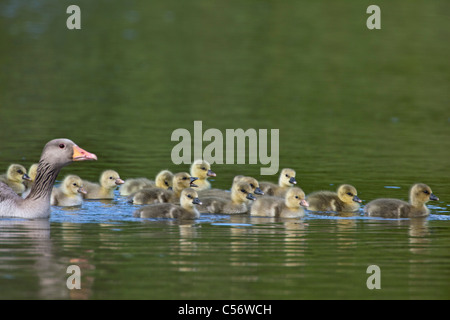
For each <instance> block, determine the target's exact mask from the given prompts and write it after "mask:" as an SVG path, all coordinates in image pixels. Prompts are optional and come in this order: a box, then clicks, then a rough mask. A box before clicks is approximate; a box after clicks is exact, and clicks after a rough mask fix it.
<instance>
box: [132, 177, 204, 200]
mask: <svg viewBox="0 0 450 320" xmlns="http://www.w3.org/2000/svg"><path fill="white" fill-rule="evenodd" d="M194 182H195V183H194ZM190 187H195V188H196V187H197V177H191V175H190V174H189V173H187V172H179V173H176V174H175V175H174V176H173V179H172V190H168V189H166V188H148V189H147V188H146V189H142V190H139V191H138V192H136V193H134V194H131V195H130V197H129V202H132V203H134V204H151V203H163V202H178V200H179V199H180V195H181V192H182V191H183V190H184V189H186V188H190Z"/></svg>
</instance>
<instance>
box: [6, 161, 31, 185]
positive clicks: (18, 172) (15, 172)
mask: <svg viewBox="0 0 450 320" xmlns="http://www.w3.org/2000/svg"><path fill="white" fill-rule="evenodd" d="M6 177H7V178H8V180H11V181H14V182H18V183H22V182H24V180H26V181H31V178H30V177H29V176H28V174H27V169H25V167H24V166H22V165H20V164H15V163H13V164H11V165H10V166H9V167H8V170H7V171H6Z"/></svg>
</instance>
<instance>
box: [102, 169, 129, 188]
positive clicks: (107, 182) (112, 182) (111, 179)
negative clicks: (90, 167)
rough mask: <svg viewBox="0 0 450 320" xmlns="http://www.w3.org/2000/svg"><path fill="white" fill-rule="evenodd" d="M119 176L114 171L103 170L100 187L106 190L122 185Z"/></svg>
mask: <svg viewBox="0 0 450 320" xmlns="http://www.w3.org/2000/svg"><path fill="white" fill-rule="evenodd" d="M123 183H124V181H123V180H122V179H120V176H119V174H118V173H117V172H116V171H114V170H105V171H103V173H102V174H101V176H100V185H101V186H102V187H104V188H106V189H114V188H115V187H117V186H118V185H121V184H123Z"/></svg>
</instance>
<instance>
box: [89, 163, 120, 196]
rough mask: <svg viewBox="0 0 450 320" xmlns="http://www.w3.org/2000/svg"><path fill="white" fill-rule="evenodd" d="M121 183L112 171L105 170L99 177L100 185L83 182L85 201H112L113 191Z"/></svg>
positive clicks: (116, 174) (117, 175)
mask: <svg viewBox="0 0 450 320" xmlns="http://www.w3.org/2000/svg"><path fill="white" fill-rule="evenodd" d="M122 183H123V180H122V179H120V176H119V174H118V173H117V172H116V171H114V170H106V171H104V172H103V173H102V174H101V175H100V184H99V183H93V182H89V181H86V180H83V186H84V189H85V190H86V194H85V195H84V198H85V199H114V189H115V188H116V187H117V186H118V185H121V184H122Z"/></svg>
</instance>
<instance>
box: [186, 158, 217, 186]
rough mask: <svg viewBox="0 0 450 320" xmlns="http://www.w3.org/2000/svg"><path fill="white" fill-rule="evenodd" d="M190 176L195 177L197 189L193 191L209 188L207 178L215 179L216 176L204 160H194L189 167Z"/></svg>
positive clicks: (209, 184)
mask: <svg viewBox="0 0 450 320" xmlns="http://www.w3.org/2000/svg"><path fill="white" fill-rule="evenodd" d="M190 172H191V176H193V177H197V178H198V180H197V181H196V182H195V184H196V185H197V188H196V189H195V190H197V192H198V191H201V190H206V189H210V188H211V183H210V182H209V181H208V178H209V177H215V176H216V174H215V173H214V172H213V171H212V170H211V165H210V164H209V162H208V161H206V160H195V161H194V162H193V163H192V165H191V171H190Z"/></svg>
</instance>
